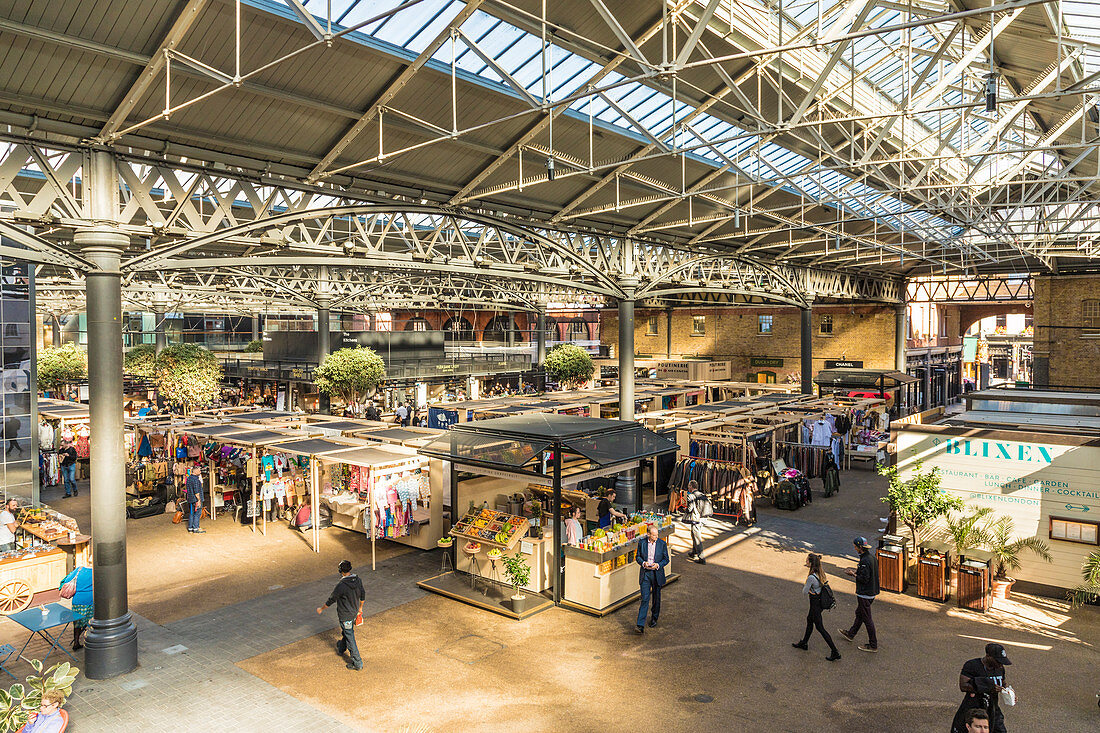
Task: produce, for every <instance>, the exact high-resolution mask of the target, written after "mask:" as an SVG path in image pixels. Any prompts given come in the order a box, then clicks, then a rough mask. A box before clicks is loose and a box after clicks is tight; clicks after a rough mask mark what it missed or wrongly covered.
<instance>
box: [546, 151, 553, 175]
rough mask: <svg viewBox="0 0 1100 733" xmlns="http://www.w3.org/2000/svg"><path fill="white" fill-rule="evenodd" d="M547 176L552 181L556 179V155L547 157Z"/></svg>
mask: <svg viewBox="0 0 1100 733" xmlns="http://www.w3.org/2000/svg"><path fill="white" fill-rule="evenodd" d="M546 178H547V180H550V181H552V180H554V156H550V157H549V158H547V159H546Z"/></svg>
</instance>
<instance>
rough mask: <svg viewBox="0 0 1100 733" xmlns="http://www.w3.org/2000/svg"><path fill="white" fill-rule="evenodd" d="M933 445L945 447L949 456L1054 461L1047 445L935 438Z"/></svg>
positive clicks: (1034, 461) (1027, 461) (1029, 461)
mask: <svg viewBox="0 0 1100 733" xmlns="http://www.w3.org/2000/svg"><path fill="white" fill-rule="evenodd" d="M932 445H943V446H944V452H946V453H947V454H949V455H964V456H973V457H975V458H992V459H994V460H1005V461H1024V462H1026V463H1050V462H1051V461H1052V460H1054V457H1053V456H1052V455H1051V452H1050V448H1049V447H1048V446H1045V445H1028V444H1027V443H999V442H994V441H990V440H971V439H969V438H948V439H947V440H941V439H940V438H933V439H932Z"/></svg>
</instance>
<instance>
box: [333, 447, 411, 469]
mask: <svg viewBox="0 0 1100 733" xmlns="http://www.w3.org/2000/svg"><path fill="white" fill-rule="evenodd" d="M325 460H326V461H336V462H338V463H347V464H349V465H352V466H379V465H384V464H391V463H400V462H402V461H415V462H417V463H422V462H423V461H424V459H423V457H421V456H419V455H417V453H416V451H414V450H412V449H411V448H402V447H401V446H396V445H395V446H364V447H360V448H351V449H349V450H342V451H338V452H336V453H329V454H327V455H326V456H325Z"/></svg>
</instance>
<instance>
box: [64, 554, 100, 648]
mask: <svg viewBox="0 0 1100 733" xmlns="http://www.w3.org/2000/svg"><path fill="white" fill-rule="evenodd" d="M91 563H92V560H91V557H90V556H87V553H85V555H84V556H82V555H81V554H80V553H77V556H76V568H75V569H74V570H73V571H72V572H71V573H69V574H68V575H66V576H65V577H64V579H63V580H62V581H61V587H62V588H64V587H65V584H66V583H69V582H72V583H73V584H74V585H75V586H76V587H75V589H74V592H73V595H72V596H71V600H72V607H73V650H74V651H75V650H77V649H80V648H82V647H83V646H84V645H83V644H82V643H81V639H82V638H83V637H84V631H85V630H86V629H87V628H88V621H89V620H91V618H92V568H91ZM62 597H64V596H62Z"/></svg>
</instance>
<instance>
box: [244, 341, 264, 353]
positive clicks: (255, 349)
mask: <svg viewBox="0 0 1100 733" xmlns="http://www.w3.org/2000/svg"><path fill="white" fill-rule="evenodd" d="M244 351H245V353H246V354H262V353H264V342H263V341H261V340H260V339H256V340H255V341H249V342H248V345H247V346H245V347H244Z"/></svg>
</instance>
